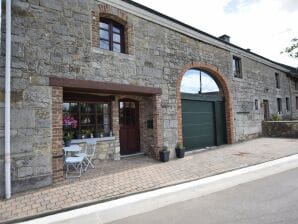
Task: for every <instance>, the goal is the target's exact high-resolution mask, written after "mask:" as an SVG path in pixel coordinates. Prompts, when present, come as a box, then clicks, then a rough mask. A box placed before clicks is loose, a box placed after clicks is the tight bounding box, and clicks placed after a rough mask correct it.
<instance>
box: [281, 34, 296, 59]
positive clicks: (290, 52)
mask: <svg viewBox="0 0 298 224" xmlns="http://www.w3.org/2000/svg"><path fill="white" fill-rule="evenodd" d="M291 43H292V45H291V46H290V47H287V48H286V49H285V50H284V51H282V52H281V53H287V54H288V55H289V56H291V57H293V58H298V38H293V39H292V40H291Z"/></svg>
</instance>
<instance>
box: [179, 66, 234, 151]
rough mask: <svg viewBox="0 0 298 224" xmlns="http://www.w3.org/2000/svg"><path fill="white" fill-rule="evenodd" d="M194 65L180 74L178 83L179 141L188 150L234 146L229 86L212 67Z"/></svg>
mask: <svg viewBox="0 0 298 224" xmlns="http://www.w3.org/2000/svg"><path fill="white" fill-rule="evenodd" d="M193 65H194V64H192V66H189V67H188V68H187V69H185V70H184V71H183V73H181V74H180V76H179V79H178V82H177V84H179V85H177V98H178V102H177V103H178V135H179V141H180V142H183V144H184V146H185V147H186V150H192V149H200V148H204V147H207V146H214V145H222V144H225V143H232V142H233V138H232V136H233V135H232V130H233V128H232V126H233V125H232V119H231V118H232V107H231V99H230V93H229V91H228V88H227V83H226V81H225V79H224V77H223V76H222V75H221V74H219V72H218V71H216V70H215V69H213V67H212V66H210V65H206V64H203V66H202V64H197V66H193ZM198 65H199V66H198ZM178 88H179V89H178Z"/></svg>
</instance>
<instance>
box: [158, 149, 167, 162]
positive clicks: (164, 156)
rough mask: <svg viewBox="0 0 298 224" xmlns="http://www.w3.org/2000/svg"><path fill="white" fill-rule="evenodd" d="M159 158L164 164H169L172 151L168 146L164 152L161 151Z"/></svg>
mask: <svg viewBox="0 0 298 224" xmlns="http://www.w3.org/2000/svg"><path fill="white" fill-rule="evenodd" d="M159 158H160V161H162V162H168V161H169V158H170V151H169V150H168V147H167V146H164V147H163V148H162V150H160V151H159Z"/></svg>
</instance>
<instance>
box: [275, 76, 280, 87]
mask: <svg viewBox="0 0 298 224" xmlns="http://www.w3.org/2000/svg"><path fill="white" fill-rule="evenodd" d="M275 85H276V88H277V89H280V77H279V74H278V73H275Z"/></svg>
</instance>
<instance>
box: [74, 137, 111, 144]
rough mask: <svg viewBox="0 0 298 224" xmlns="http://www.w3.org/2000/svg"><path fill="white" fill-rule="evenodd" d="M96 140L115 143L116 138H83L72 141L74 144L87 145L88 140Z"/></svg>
mask: <svg viewBox="0 0 298 224" xmlns="http://www.w3.org/2000/svg"><path fill="white" fill-rule="evenodd" d="M90 139H95V140H96V142H106V141H114V140H115V139H116V138H115V136H112V137H103V138H82V139H72V140H71V143H72V144H80V143H86V142H87V140H90Z"/></svg>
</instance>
